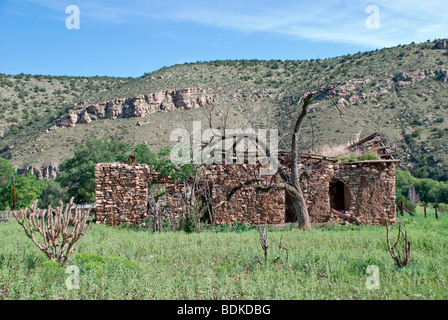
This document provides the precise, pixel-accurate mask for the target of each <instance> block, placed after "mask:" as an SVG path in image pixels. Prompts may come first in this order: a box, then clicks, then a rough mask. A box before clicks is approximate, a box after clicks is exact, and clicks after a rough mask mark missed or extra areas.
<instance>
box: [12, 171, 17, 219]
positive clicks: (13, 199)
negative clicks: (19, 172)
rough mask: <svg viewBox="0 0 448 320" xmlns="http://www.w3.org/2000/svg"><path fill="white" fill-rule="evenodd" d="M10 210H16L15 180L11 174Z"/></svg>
mask: <svg viewBox="0 0 448 320" xmlns="http://www.w3.org/2000/svg"><path fill="white" fill-rule="evenodd" d="M12 210H13V211H14V210H16V181H15V180H14V176H12Z"/></svg>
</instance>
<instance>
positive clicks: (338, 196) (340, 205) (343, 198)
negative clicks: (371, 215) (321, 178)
mask: <svg viewBox="0 0 448 320" xmlns="http://www.w3.org/2000/svg"><path fill="white" fill-rule="evenodd" d="M346 189H347V187H346V185H345V184H344V183H343V182H342V181H335V182H330V190H329V192H330V208H331V209H335V210H338V211H341V212H344V211H346V210H348V207H349V201H348V197H349V192H348V190H346Z"/></svg>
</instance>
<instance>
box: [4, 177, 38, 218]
mask: <svg viewBox="0 0 448 320" xmlns="http://www.w3.org/2000/svg"><path fill="white" fill-rule="evenodd" d="M14 178H15V200H16V202H15V203H16V209H25V208H27V207H30V206H31V205H32V204H33V201H34V200H36V199H38V198H39V196H40V195H41V194H42V190H43V189H44V182H43V181H42V180H39V179H37V178H36V176H34V175H32V174H31V173H27V174H20V175H18V174H15V175H14ZM12 207H13V184H12V180H11V181H9V182H7V183H6V184H5V185H3V186H2V187H1V188H0V209H1V210H6V209H8V208H9V209H10V208H12Z"/></svg>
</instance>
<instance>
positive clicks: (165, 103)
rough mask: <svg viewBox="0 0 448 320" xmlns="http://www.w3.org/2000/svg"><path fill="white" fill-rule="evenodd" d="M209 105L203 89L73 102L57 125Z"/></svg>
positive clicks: (208, 98)
mask: <svg viewBox="0 0 448 320" xmlns="http://www.w3.org/2000/svg"><path fill="white" fill-rule="evenodd" d="M212 102H214V98H212V97H211V96H208V95H206V94H205V92H204V90H202V89H196V88H187V89H181V90H164V91H160V92H157V93H152V94H146V95H140V96H137V97H131V98H120V99H115V100H111V101H106V102H101V103H96V104H91V102H90V101H89V100H86V101H82V102H79V103H75V104H74V105H73V107H71V108H70V109H69V110H68V112H67V114H66V115H64V116H62V117H61V118H60V119H59V121H58V122H57V125H58V126H59V127H73V126H75V125H76V124H87V123H90V122H91V121H95V120H98V119H110V120H113V119H117V118H133V117H144V116H146V115H148V114H151V113H154V112H157V111H169V110H188V109H196V108H201V107H204V106H206V105H209V104H211V103H212Z"/></svg>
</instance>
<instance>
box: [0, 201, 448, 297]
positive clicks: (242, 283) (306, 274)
mask: <svg viewBox="0 0 448 320" xmlns="http://www.w3.org/2000/svg"><path fill="white" fill-rule="evenodd" d="M401 220H403V226H404V227H405V229H406V230H407V231H408V237H409V239H410V241H411V243H412V246H411V250H412V251H411V261H410V264H409V265H408V266H406V267H404V268H398V267H397V266H396V265H395V264H394V261H393V260H392V258H391V257H390V255H389V252H388V250H387V247H386V243H385V236H386V231H385V228H384V227H381V226H352V225H348V226H323V225H314V230H313V231H311V232H304V231H299V230H292V229H291V228H284V229H283V230H275V229H273V228H271V231H270V232H269V234H268V240H269V244H270V252H269V260H270V261H272V260H274V259H275V258H276V257H277V256H280V259H279V260H278V261H277V262H276V263H269V264H268V265H267V266H264V265H260V264H259V263H258V262H257V258H256V257H257V256H258V257H260V259H261V260H263V252H262V249H261V246H260V244H259V236H258V232H257V231H256V230H254V229H251V228H247V229H246V230H247V231H243V232H225V230H226V229H225V228H219V229H211V230H207V231H205V232H202V233H194V234H185V233H183V232H176V233H159V234H152V233H150V232H149V231H147V230H142V231H136V230H133V229H128V228H111V227H107V226H104V225H93V226H92V228H91V229H90V230H89V232H88V234H87V235H86V236H85V237H84V238H83V239H81V241H80V242H79V243H78V247H77V250H76V253H75V255H74V256H73V257H72V259H71V261H70V263H69V264H70V265H75V266H77V267H78V268H79V271H80V276H79V284H80V288H79V289H73V290H68V289H67V287H66V285H65V281H66V279H67V278H68V277H69V274H65V270H64V269H62V268H59V267H57V266H55V265H54V264H53V263H51V262H49V261H47V259H46V258H45V257H44V255H43V254H42V253H41V252H40V251H39V250H38V249H37V247H35V245H34V244H33V243H32V242H31V240H29V239H28V238H27V237H26V236H25V234H24V232H23V230H22V229H21V228H20V226H19V225H18V224H17V223H16V222H15V221H14V220H11V221H9V222H7V223H1V224H0V297H1V298H2V299H237V300H240V299H248V300H252V299H263V300H269V299H447V298H448V292H447V290H446V287H447V280H448V279H447V277H448V270H447V268H446V265H447V263H448V250H447V249H448V217H447V216H446V214H442V216H441V217H440V219H439V220H436V219H435V218H434V216H433V215H432V216H430V217H428V218H426V219H425V218H424V217H423V216H422V211H421V210H420V209H419V210H418V211H417V215H416V216H415V217H413V218H411V217H409V216H407V217H403V218H401ZM396 231H397V229H396V228H394V230H393V231H392V234H395V232H396ZM281 236H282V237H283V246H284V247H286V248H288V253H289V258H288V260H286V252H285V251H284V250H282V251H281V250H280V249H279V248H278V244H279V241H280V237H281ZM369 265H376V266H378V268H379V272H380V288H379V289H374V290H369V289H367V287H366V280H367V277H368V275H367V274H366V269H367V267H368V266H369Z"/></svg>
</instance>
